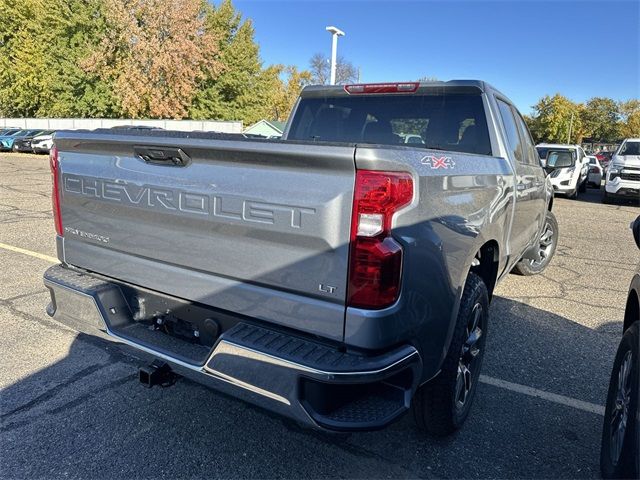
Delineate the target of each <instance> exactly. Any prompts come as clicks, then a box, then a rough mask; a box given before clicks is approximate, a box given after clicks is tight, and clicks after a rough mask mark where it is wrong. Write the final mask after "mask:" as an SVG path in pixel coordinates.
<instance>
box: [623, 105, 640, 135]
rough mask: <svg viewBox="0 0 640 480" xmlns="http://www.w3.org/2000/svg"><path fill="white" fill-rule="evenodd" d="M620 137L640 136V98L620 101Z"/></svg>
mask: <svg viewBox="0 0 640 480" xmlns="http://www.w3.org/2000/svg"><path fill="white" fill-rule="evenodd" d="M619 112H620V132H619V133H620V137H621V138H638V137H640V100H628V101H626V102H620V104H619Z"/></svg>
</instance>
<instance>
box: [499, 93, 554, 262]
mask: <svg viewBox="0 0 640 480" xmlns="http://www.w3.org/2000/svg"><path fill="white" fill-rule="evenodd" d="M496 102H497V105H498V111H499V113H500V118H501V120H502V124H503V126H504V131H505V135H506V139H505V140H506V145H507V149H508V152H509V157H510V160H511V162H512V164H513V165H514V167H515V172H516V202H515V208H514V217H513V224H512V227H511V247H512V251H513V254H514V256H520V255H521V254H522V253H524V251H525V250H526V249H527V247H528V246H529V245H530V244H531V243H532V241H533V239H534V238H536V236H537V233H538V232H539V230H540V225H541V223H540V222H541V219H540V216H541V212H543V211H544V208H543V207H541V198H540V192H541V191H542V192H543V191H544V180H543V178H542V175H543V173H542V169H541V168H540V166H539V165H532V164H530V163H529V158H530V155H531V154H530V153H529V152H528V151H527V147H526V143H525V141H524V139H523V138H522V137H523V135H522V134H521V133H520V128H519V127H518V121H517V119H516V116H517V114H516V113H515V111H514V109H513V107H512V106H511V105H510V104H509V103H508V102H507V101H506V100H503V99H502V98H496ZM531 147H532V148H533V144H532V145H531Z"/></svg>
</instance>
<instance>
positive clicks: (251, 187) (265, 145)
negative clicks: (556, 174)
mask: <svg viewBox="0 0 640 480" xmlns="http://www.w3.org/2000/svg"><path fill="white" fill-rule="evenodd" d="M410 136H414V138H415V136H419V137H420V140H421V141H419V142H418V141H414V142H412V143H411V144H407V143H405V139H406V138H410ZM54 143H55V147H54V149H53V150H52V152H51V156H50V164H51V171H52V178H53V195H52V198H53V213H54V219H55V227H56V241H57V252H58V258H59V260H60V265H56V266H53V267H52V268H50V269H49V270H47V272H46V273H45V275H44V282H45V285H46V286H47V288H48V289H49V291H50V294H51V303H50V304H49V306H48V308H47V312H48V313H49V315H51V316H52V317H53V318H55V319H57V320H59V321H61V322H64V323H66V324H68V325H71V326H72V327H74V328H76V329H78V330H80V331H82V332H85V333H88V334H90V335H96V336H102V337H103V338H105V339H108V340H112V341H115V342H120V343H124V344H127V345H129V346H132V347H133V348H135V349H136V350H137V351H138V353H139V355H140V356H144V357H148V359H149V361H150V364H148V365H144V366H142V367H141V368H140V371H139V377H140V381H141V382H142V383H143V384H145V385H147V386H153V385H156V384H164V385H168V384H171V383H173V380H175V378H176V375H182V376H186V377H189V378H192V379H194V380H196V381H199V382H201V383H203V384H205V385H208V386H210V387H212V388H214V389H216V390H220V391H223V392H226V393H228V394H230V395H232V396H235V397H238V398H241V399H244V400H246V401H249V402H252V403H254V404H256V405H259V406H261V407H263V408H266V409H268V410H271V411H273V412H277V413H279V414H282V415H285V416H288V417H291V418H293V419H296V420H298V421H300V422H302V423H305V424H308V425H311V426H313V427H315V428H319V429H326V430H339V431H356V430H371V429H377V428H382V427H384V426H386V425H387V424H389V423H390V422H392V421H394V420H395V419H397V418H398V417H399V416H400V415H401V414H403V413H404V412H405V411H407V410H409V409H412V410H413V413H414V417H415V419H416V421H417V424H418V425H419V426H420V427H421V428H423V429H425V430H426V431H428V432H431V433H432V434H436V435H446V434H449V433H451V432H453V431H454V430H456V429H457V428H459V427H460V426H461V425H462V423H463V422H464V420H465V418H466V417H467V415H468V414H469V409H470V407H471V404H472V400H473V398H474V395H475V392H476V386H477V383H478V379H479V375H480V369H481V365H482V359H483V357H484V353H485V347H486V345H487V344H486V338H487V326H488V320H489V302H490V300H491V297H492V294H493V290H494V288H495V285H496V284H497V283H498V282H499V281H500V280H501V279H502V278H504V277H505V276H506V275H507V274H508V273H509V272H510V271H512V270H514V271H515V272H517V273H520V274H523V275H532V274H536V273H539V272H541V271H543V270H544V268H545V267H546V266H547V265H548V264H549V262H550V261H551V258H552V256H553V253H554V251H555V248H556V245H557V240H558V233H559V231H558V224H557V222H556V220H555V217H554V215H553V213H552V212H551V208H552V203H553V189H552V187H551V185H550V183H549V182H548V180H547V179H546V176H545V173H544V171H543V169H542V168H541V166H540V160H539V157H538V154H537V152H536V150H535V148H534V144H533V141H532V139H531V136H530V133H529V131H528V130H527V127H526V125H525V123H524V120H523V118H522V116H521V115H520V113H518V111H517V110H516V108H515V107H514V106H513V104H512V103H511V102H510V101H509V99H508V98H507V97H506V96H505V95H503V94H502V93H500V92H498V91H497V90H496V89H494V88H493V87H491V86H490V85H488V84H486V83H485V82H482V81H450V82H430V83H413V82H410V83H385V84H357V85H347V86H309V87H306V88H305V89H304V90H303V91H302V93H301V96H300V98H299V100H298V102H297V104H296V106H295V108H294V111H293V113H292V115H291V117H290V119H289V122H288V124H287V127H286V129H285V132H284V134H283V138H282V139H278V140H264V139H263V140H260V139H247V138H243V137H242V136H240V135H237V136H234V135H223V134H215V133H205V132H173V131H140V130H135V131H113V130H96V131H62V132H57V133H56V134H55V136H54Z"/></svg>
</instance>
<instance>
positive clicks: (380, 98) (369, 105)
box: [288, 93, 492, 155]
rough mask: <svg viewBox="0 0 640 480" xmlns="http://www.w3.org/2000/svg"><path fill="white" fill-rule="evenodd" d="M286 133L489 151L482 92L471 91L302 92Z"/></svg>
mask: <svg viewBox="0 0 640 480" xmlns="http://www.w3.org/2000/svg"><path fill="white" fill-rule="evenodd" d="M288 139H289V140H305V141H316V142H337V143H374V144H383V145H411V146H412V147H414V148H416V147H417V148H420V147H424V148H434V149H440V150H451V151H456V152H467V153H476V154H480V155H491V153H492V152H491V142H490V140H489V131H488V129H487V121H486V117H485V112H484V105H483V103H482V97H481V95H480V94H475V93H474V94H466V93H465V94H461V93H456V94H437V95H421V94H412V95H350V96H340V97H332V98H329V97H326V98H313V97H311V98H302V99H301V100H300V104H299V105H298V108H297V110H296V113H295V116H294V118H293V121H292V124H291V128H290V129H289V135H288Z"/></svg>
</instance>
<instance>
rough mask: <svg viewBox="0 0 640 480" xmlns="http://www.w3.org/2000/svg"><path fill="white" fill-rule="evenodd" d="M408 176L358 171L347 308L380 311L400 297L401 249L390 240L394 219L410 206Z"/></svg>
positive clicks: (409, 177)
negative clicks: (404, 208)
mask: <svg viewBox="0 0 640 480" xmlns="http://www.w3.org/2000/svg"><path fill="white" fill-rule="evenodd" d="M412 199H413V178H412V177H411V175H410V174H408V173H405V172H382V171H374V170H358V171H357V172H356V185H355V192H354V198H353V213H352V218H351V251H350V260H349V292H348V304H349V306H352V307H358V308H368V309H380V308H384V307H387V306H389V305H391V304H392V303H393V302H395V301H396V300H397V299H398V295H399V293H400V273H401V270H402V246H401V245H400V244H399V243H398V242H396V240H395V239H394V238H393V237H392V236H391V223H392V220H393V215H394V214H395V213H396V212H397V211H398V210H400V209H401V208H403V207H404V206H406V205H408V204H409V203H411V200H412Z"/></svg>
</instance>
